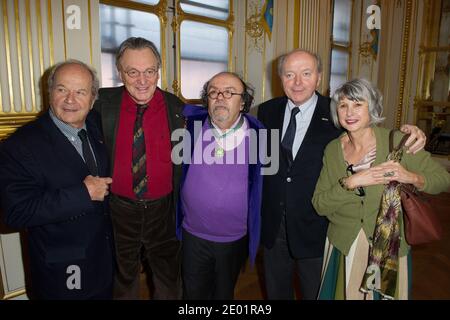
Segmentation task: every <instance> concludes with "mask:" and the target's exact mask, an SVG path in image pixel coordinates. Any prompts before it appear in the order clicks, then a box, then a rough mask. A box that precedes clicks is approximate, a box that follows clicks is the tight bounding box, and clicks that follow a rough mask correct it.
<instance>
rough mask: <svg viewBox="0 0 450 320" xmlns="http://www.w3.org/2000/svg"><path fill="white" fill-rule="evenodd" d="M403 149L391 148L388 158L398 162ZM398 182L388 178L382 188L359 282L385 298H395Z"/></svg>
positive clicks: (398, 241) (399, 206) (400, 212)
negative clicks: (367, 254) (366, 256)
mask: <svg viewBox="0 0 450 320" xmlns="http://www.w3.org/2000/svg"><path fill="white" fill-rule="evenodd" d="M402 155H403V149H402V148H400V149H399V150H395V149H394V151H392V152H391V153H389V155H388V156H387V161H389V160H394V161H397V162H400V160H401V158H402ZM399 187H400V184H399V183H398V182H396V181H391V182H390V183H389V184H387V185H386V186H385V188H384V191H383V195H382V196H381V205H380V210H379V212H378V216H377V222H376V225H375V231H374V235H373V243H372V244H371V246H370V251H369V260H368V266H367V269H366V273H365V275H364V278H363V280H362V283H361V289H360V290H361V291H362V292H365V293H367V292H368V291H370V290H374V291H377V292H378V293H380V294H381V295H382V296H383V298H384V299H394V295H395V288H396V284H397V270H398V250H399V247H400V228H399V223H398V217H399V215H401V214H402V205H401V198H400V188H399Z"/></svg>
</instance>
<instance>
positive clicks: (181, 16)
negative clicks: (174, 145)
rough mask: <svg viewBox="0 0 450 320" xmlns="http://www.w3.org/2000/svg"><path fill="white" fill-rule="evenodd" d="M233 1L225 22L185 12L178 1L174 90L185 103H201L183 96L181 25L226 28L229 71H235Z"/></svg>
mask: <svg viewBox="0 0 450 320" xmlns="http://www.w3.org/2000/svg"><path fill="white" fill-rule="evenodd" d="M233 2H234V1H233V0H228V3H229V5H228V7H229V14H228V18H227V19H225V20H221V19H216V18H211V17H206V16H202V15H198V14H193V13H189V12H186V11H184V10H183V8H182V6H181V1H180V0H176V10H175V19H174V23H172V29H173V32H174V33H175V34H176V70H175V74H176V78H175V79H174V82H173V83H172V89H173V91H174V92H175V94H176V95H177V96H178V97H180V98H181V99H182V100H183V101H186V102H187V103H192V104H198V103H201V100H200V99H190V98H186V97H184V96H183V94H182V90H181V89H182V86H183V83H182V81H181V30H180V27H181V24H182V23H183V22H184V21H192V22H198V23H204V24H209V25H214V26H218V27H222V28H225V29H226V30H227V31H228V53H227V55H228V68H227V71H230V70H233V65H232V62H233V61H232V52H233V33H234V10H233Z"/></svg>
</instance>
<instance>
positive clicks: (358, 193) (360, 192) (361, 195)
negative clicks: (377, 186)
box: [346, 164, 366, 197]
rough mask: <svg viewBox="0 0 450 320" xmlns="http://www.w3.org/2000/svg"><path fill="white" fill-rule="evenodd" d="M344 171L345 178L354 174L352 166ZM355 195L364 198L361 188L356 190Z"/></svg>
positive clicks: (364, 193)
mask: <svg viewBox="0 0 450 320" xmlns="http://www.w3.org/2000/svg"><path fill="white" fill-rule="evenodd" d="M346 171H347V177H349V176H351V175H352V174H355V171H354V170H353V165H352V164H351V165H349V166H348V167H347V169H346ZM355 193H356V194H357V195H358V196H360V197H364V196H365V195H366V192H365V191H364V188H363V187H358V188H356V191H355Z"/></svg>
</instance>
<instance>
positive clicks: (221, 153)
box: [208, 115, 244, 158]
mask: <svg viewBox="0 0 450 320" xmlns="http://www.w3.org/2000/svg"><path fill="white" fill-rule="evenodd" d="M208 121H209V125H210V127H211V129H212V132H213V135H214V138H216V140H221V139H224V138H225V137H226V136H228V135H230V134H232V133H234V132H236V131H237V130H239V129H240V128H241V127H242V125H243V124H244V117H243V116H242V115H241V118H240V119H239V122H238V123H237V124H236V125H235V126H234V127H233V128H231V129H230V130H228V131H227V132H225V133H224V134H220V133H219V131H218V130H217V129H216V128H215V127H214V125H213V123H212V121H211V118H210V117H208ZM214 155H215V156H216V157H218V158H221V157H223V156H224V155H225V150H224V149H223V148H222V147H221V146H220V145H219V144H218V143H217V147H216V149H215V151H214Z"/></svg>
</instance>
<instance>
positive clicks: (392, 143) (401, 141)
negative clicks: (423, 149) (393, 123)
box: [389, 129, 410, 153]
mask: <svg viewBox="0 0 450 320" xmlns="http://www.w3.org/2000/svg"><path fill="white" fill-rule="evenodd" d="M395 131H397V129H392V130H391V131H390V132H389V153H391V152H392V151H393V150H394V133H395ZM409 136H410V134H405V135H404V136H403V138H402V140H400V142H399V144H398V145H397V147H396V148H395V150H400V149H401V148H403V146H404V145H405V142H406V140H408V138H409Z"/></svg>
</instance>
